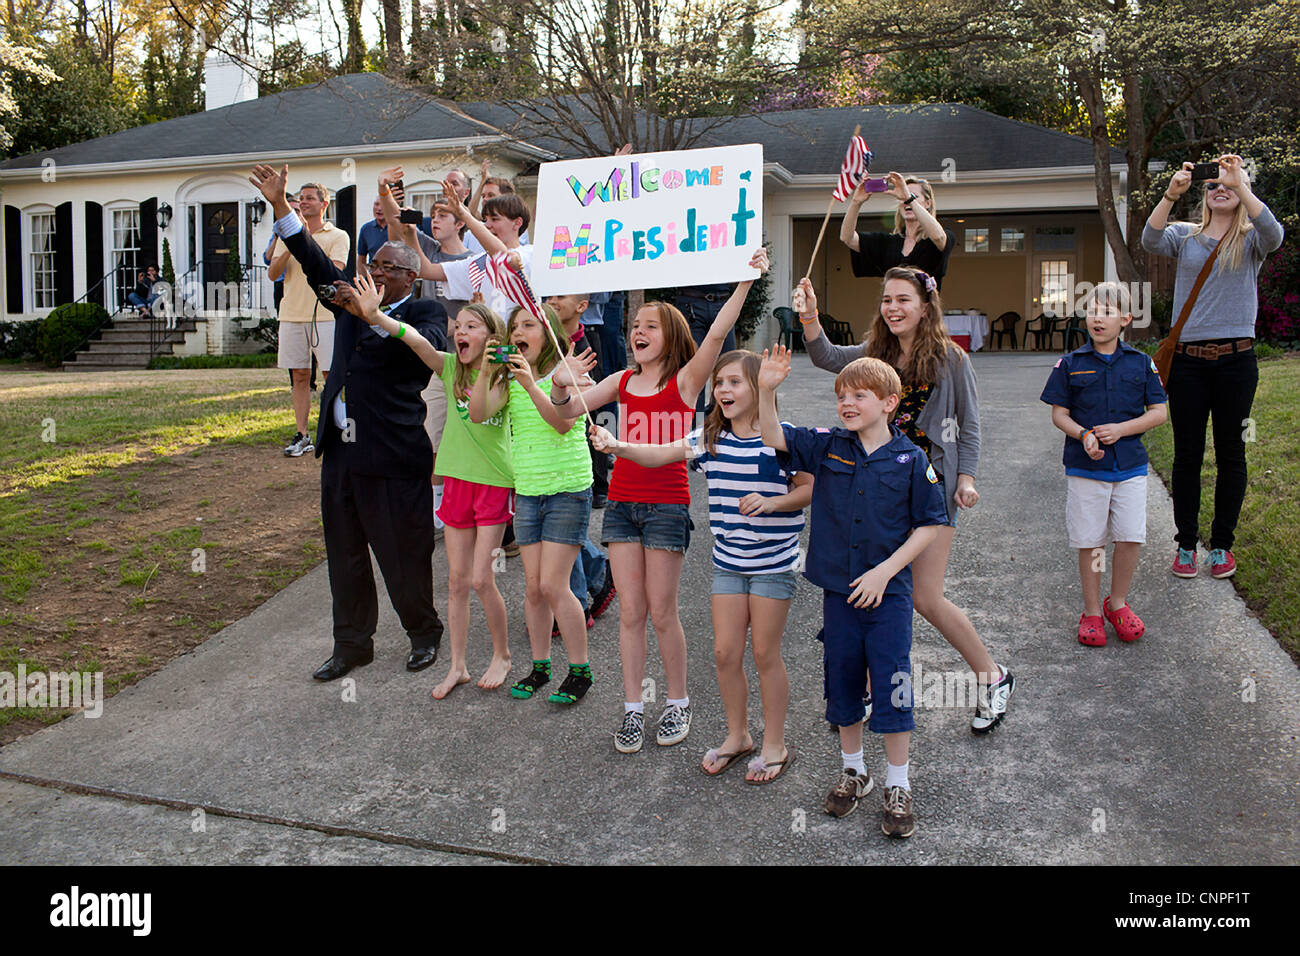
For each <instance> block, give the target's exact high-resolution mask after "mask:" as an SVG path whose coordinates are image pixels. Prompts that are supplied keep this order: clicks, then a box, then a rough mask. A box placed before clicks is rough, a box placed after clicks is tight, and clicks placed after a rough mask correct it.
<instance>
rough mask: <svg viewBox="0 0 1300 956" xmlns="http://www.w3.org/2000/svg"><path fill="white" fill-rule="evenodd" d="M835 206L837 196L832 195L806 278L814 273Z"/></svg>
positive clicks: (809, 262) (804, 275) (805, 274)
mask: <svg viewBox="0 0 1300 956" xmlns="http://www.w3.org/2000/svg"><path fill="white" fill-rule="evenodd" d="M834 208H835V197H834V196H832V197H831V201H830V202H829V203H827V204H826V215H825V216H824V217H823V218H822V227H821V229H820V231H818V233H817V244H816V245H814V246H813V254H812V258H811V259H810V260H808V271H807V272H805V273H804V274H803V277H804V278H805V279H807V278H808V277H809V276H811V275H812V269H813V263H815V262H816V261H817V251H818V250H819V249H821V247H822V236H824V235H826V224H827V223H828V222H830V221H831V211H832V210H834Z"/></svg>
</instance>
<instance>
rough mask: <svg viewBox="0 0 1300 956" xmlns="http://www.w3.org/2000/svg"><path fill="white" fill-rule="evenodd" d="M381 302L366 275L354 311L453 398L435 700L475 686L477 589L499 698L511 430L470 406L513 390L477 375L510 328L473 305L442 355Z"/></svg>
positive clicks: (488, 681)
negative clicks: (499, 578)
mask: <svg viewBox="0 0 1300 956" xmlns="http://www.w3.org/2000/svg"><path fill="white" fill-rule="evenodd" d="M379 301H380V291H379V290H377V289H376V288H375V285H374V283H373V282H371V280H370V278H369V276H367V275H366V274H365V272H364V270H362V271H359V272H358V273H357V280H356V292H355V300H354V302H353V303H350V304H349V305H348V310H349V311H351V312H354V313H355V314H356V315H358V316H360V317H361V318H362V319H363V320H365V321H366V322H368V323H369V324H370V325H373V326H374V327H375V328H377V329H381V330H383V331H384V332H386V333H387V334H389V335H391V336H396V337H397V338H398V339H400V340H401V341H402V342H405V343H406V344H407V345H409V346H410V347H411V350H412V351H414V352H415V354H416V355H418V356H419V357H420V359H421V360H422V361H423V362H424V364H425V365H427V366H429V368H431V369H433V371H434V373H435V374H436V375H438V376H439V377H440V378H441V379H442V383H443V387H444V388H445V389H446V391H447V409H448V414H447V425H446V427H445V428H444V430H443V433H442V442H441V444H440V446H439V448H438V452H439V454H438V459H437V465H436V467H435V469H434V473H435V474H438V475H443V476H445V477H446V488H445V491H444V492H443V500H442V508H441V509H440V511H439V517H440V518H442V520H443V522H444V524H445V528H444V530H443V544H444V546H445V547H446V549H447V567H448V581H447V621H448V627H449V629H450V631H451V668H450V669H449V670H448V671H447V676H446V677H444V678H443V679H442V682H441V683H439V684H438V686H437V687H435V688H434V689H433V696H434V697H435V698H437V699H438V700H441V699H442V698H444V697H446V696H447V695H448V694H450V693H451V692H452V691H453V690H454V689H455V688H457V687H458V686H460V685H461V684H466V683H468V682H469V680H470V674H469V668H468V666H467V663H466V645H467V644H468V641H469V592H470V588H471V586H472V587H473V589H474V591H475V593H476V594H478V599H479V602H480V603H481V604H482V605H483V616H484V617H486V618H487V623H488V630H489V631H491V633H492V661H491V663H490V664H488V667H487V670H486V671H485V672H484V674H483V676H482V677H481V678H479V681H478V686H479V687H481V688H483V689H484V690H494V689H495V688H497V687H500V686H501V685H502V684H504V683H505V680H506V677H507V676H508V675H509V673H510V642H509V639H508V637H507V634H508V630H507V626H506V602H505V599H504V598H503V597H502V596H501V592H500V591H499V590H498V589H497V585H496V575H495V574H494V573H493V572H492V564H493V560H494V558H495V557H496V555H498V554H500V553H501V538H502V536H503V535H504V534H505V529H506V522H507V521H509V520H510V512H511V498H512V492H511V490H510V488H511V484H512V476H511V473H510V430H509V429H508V428H506V427H505V423H504V420H503V419H504V416H497V417H496V418H495V419H489V420H487V421H484V422H483V423H481V424H478V423H474V422H471V421H470V420H469V413H468V405H469V401H470V395H471V394H472V393H473V392H474V391H475V389H474V386H475V384H476V383H477V382H478V381H487V382H488V383H489V386H490V385H491V384H492V382H493V381H496V382H499V383H504V382H505V370H504V369H503V368H501V367H499V366H498V367H497V368H496V369H495V370H494V371H491V372H489V373H488V374H487V375H486V376H485V375H484V374H483V373H482V372H481V371H479V369H478V368H476V367H475V366H476V365H478V364H479V360H480V359H481V358H482V356H483V354H484V352H485V351H486V345H487V342H488V340H489V339H490V338H492V337H494V336H495V337H498V338H499V337H500V336H501V335H502V334H503V332H504V324H503V323H502V321H501V318H500V317H499V316H498V315H497V314H496V313H495V312H493V311H492V310H491V309H489V308H488V307H487V306H485V305H481V304H478V303H471V304H469V305H467V306H466V307H465V308H464V309H462V310H461V311H460V313H459V314H458V315H457V316H456V322H455V326H454V328H453V331H452V340H453V341H454V342H455V344H456V351H455V352H454V353H452V352H440V351H438V350H437V349H435V348H434V347H433V346H432V345H431V344H429V341H428V339H426V338H425V337H424V336H423V335H417V334H413V333H411V332H410V331H409V326H407V325H405V323H402V322H399V321H397V320H396V319H393V318H390V317H389V316H387V315H384V314H383V313H382V312H380V311H379ZM354 306H355V307H354ZM481 391H487V389H481ZM547 633H548V634H549V633H550V631H547Z"/></svg>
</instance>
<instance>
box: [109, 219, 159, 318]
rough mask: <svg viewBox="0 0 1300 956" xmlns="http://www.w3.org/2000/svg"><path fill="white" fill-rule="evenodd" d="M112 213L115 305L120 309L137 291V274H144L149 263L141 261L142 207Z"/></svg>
mask: <svg viewBox="0 0 1300 956" xmlns="http://www.w3.org/2000/svg"><path fill="white" fill-rule="evenodd" d="M112 213H113V222H112V229H113V235H112V244H111V250H110V261H111V262H112V264H113V279H112V283H113V293H114V296H115V298H114V299H113V304H114V305H117V306H119V307H120V306H123V305H125V304H126V297H127V296H128V295H129V294H130V293H131V291H132V290H133V289H135V277H136V273H137V272H143V271H144V268H145V266H147V265H149V263H147V262H141V261H140V207H139V206H134V207H132V208H130V209H114V210H112Z"/></svg>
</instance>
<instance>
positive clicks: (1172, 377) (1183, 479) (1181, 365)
mask: <svg viewBox="0 0 1300 956" xmlns="http://www.w3.org/2000/svg"><path fill="white" fill-rule="evenodd" d="M1258 384H1259V365H1258V364H1257V362H1256V360H1255V352H1254V350H1253V349H1252V350H1251V351H1248V352H1234V353H1232V354H1230V355H1224V356H1221V357H1220V358H1218V359H1214V360H1209V359H1202V358H1192V357H1191V356H1189V355H1187V354H1185V353H1184V354H1176V355H1175V356H1174V361H1173V365H1172V366H1171V367H1170V370H1169V387H1168V388H1167V389H1166V391H1167V392H1168V393H1169V419H1170V423H1171V425H1172V426H1173V430H1174V465H1173V474H1172V479H1173V480H1172V482H1171V485H1172V487H1171V488H1170V493H1171V494H1172V496H1173V499H1174V524H1175V525H1176V526H1177V529H1178V546H1179V547H1180V548H1186V549H1187V550H1189V551H1190V550H1193V549H1194V548H1195V547H1196V544H1197V542H1198V541H1199V540H1200V524H1199V519H1200V510H1201V464H1202V462H1203V461H1204V459H1205V430H1206V424H1207V423H1208V422H1211V421H1212V422H1213V435H1214V458H1215V462H1216V464H1217V468H1218V476H1217V478H1216V480H1215V483H1214V521H1213V523H1212V524H1211V525H1210V541H1209V546H1210V548H1211V550H1213V549H1215V548H1223V549H1224V550H1229V549H1231V548H1232V540H1233V535H1234V534H1235V533H1236V530H1237V519H1238V517H1240V515H1241V502H1242V500H1243V499H1244V498H1245V497H1246V434H1247V430H1248V428H1249V422H1248V421H1247V419H1249V418H1250V407H1251V405H1252V404H1253V403H1254V401H1255V387H1256V386H1257V385H1258Z"/></svg>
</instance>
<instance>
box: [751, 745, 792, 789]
mask: <svg viewBox="0 0 1300 956" xmlns="http://www.w3.org/2000/svg"><path fill="white" fill-rule="evenodd" d="M792 763H794V751H793V750H791V749H790V748H789V747H786V748H785V759H784V760H778V761H777V762H776V763H765V762H764V760H763V757H762V755H761V754H760V755H759V756H757V757H755V758H754V759H753V760H751V761H750V762H749V766H748V767H746V768H745V769H747V770H751V771H753V772H754V773H762V772H763V771H764V770H771V769H772V768H773V767H780V768H781V769H779V770H778V771H777V772H776V776H775V777H768V778H767V779H766V780H750V779H749V778H748V777H746V778H745V783H747V784H749V785H750V786H751V787H761V786H763V785H764V784H767V783H772V782H773V781H775V780H780V779H781V775H782V774H783V773H785V771H786V768H788V767H789V766H790V764H792Z"/></svg>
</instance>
